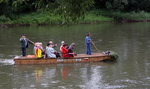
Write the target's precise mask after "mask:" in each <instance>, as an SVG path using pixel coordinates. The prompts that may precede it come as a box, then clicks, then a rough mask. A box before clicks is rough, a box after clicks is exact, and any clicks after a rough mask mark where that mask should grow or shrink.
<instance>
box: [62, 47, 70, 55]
mask: <svg viewBox="0 0 150 89" xmlns="http://www.w3.org/2000/svg"><path fill="white" fill-rule="evenodd" d="M61 51H62V56H63V57H69V55H68V49H66V48H65V47H62V48H61Z"/></svg>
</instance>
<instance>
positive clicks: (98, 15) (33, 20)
mask: <svg viewBox="0 0 150 89" xmlns="http://www.w3.org/2000/svg"><path fill="white" fill-rule="evenodd" d="M124 19H127V20H150V13H148V12H144V11H140V12H137V13H136V12H128V13H125V12H119V11H118V12H116V11H107V10H93V11H90V12H88V13H86V14H85V18H84V19H80V20H79V23H99V22H112V21H114V20H118V21H119V20H120V21H121V20H124ZM63 22H64V19H63V18H61V16H60V15H59V14H54V13H52V12H49V11H43V12H40V11H38V12H32V13H28V14H20V15H15V16H14V17H13V18H11V19H10V18H8V17H6V16H4V15H3V16H0V24H30V25H32V24H36V25H38V24H62V23H63Z"/></svg>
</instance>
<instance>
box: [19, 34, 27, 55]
mask: <svg viewBox="0 0 150 89" xmlns="http://www.w3.org/2000/svg"><path fill="white" fill-rule="evenodd" d="M20 42H21V50H22V56H26V48H28V42H29V41H28V39H27V38H26V36H25V35H22V36H21V38H20Z"/></svg>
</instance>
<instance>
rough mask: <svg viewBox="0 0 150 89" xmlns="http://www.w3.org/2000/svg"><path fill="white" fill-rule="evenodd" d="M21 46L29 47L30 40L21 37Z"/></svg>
mask: <svg viewBox="0 0 150 89" xmlns="http://www.w3.org/2000/svg"><path fill="white" fill-rule="evenodd" d="M20 42H21V48H28V40H27V39H24V38H20Z"/></svg>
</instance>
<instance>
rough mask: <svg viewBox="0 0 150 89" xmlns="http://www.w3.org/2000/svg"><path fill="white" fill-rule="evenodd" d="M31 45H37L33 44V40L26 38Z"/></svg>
mask: <svg viewBox="0 0 150 89" xmlns="http://www.w3.org/2000/svg"><path fill="white" fill-rule="evenodd" d="M26 39H27V40H28V41H29V42H30V43H32V44H33V45H34V44H35V42H33V41H32V40H30V39H28V38H26Z"/></svg>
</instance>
